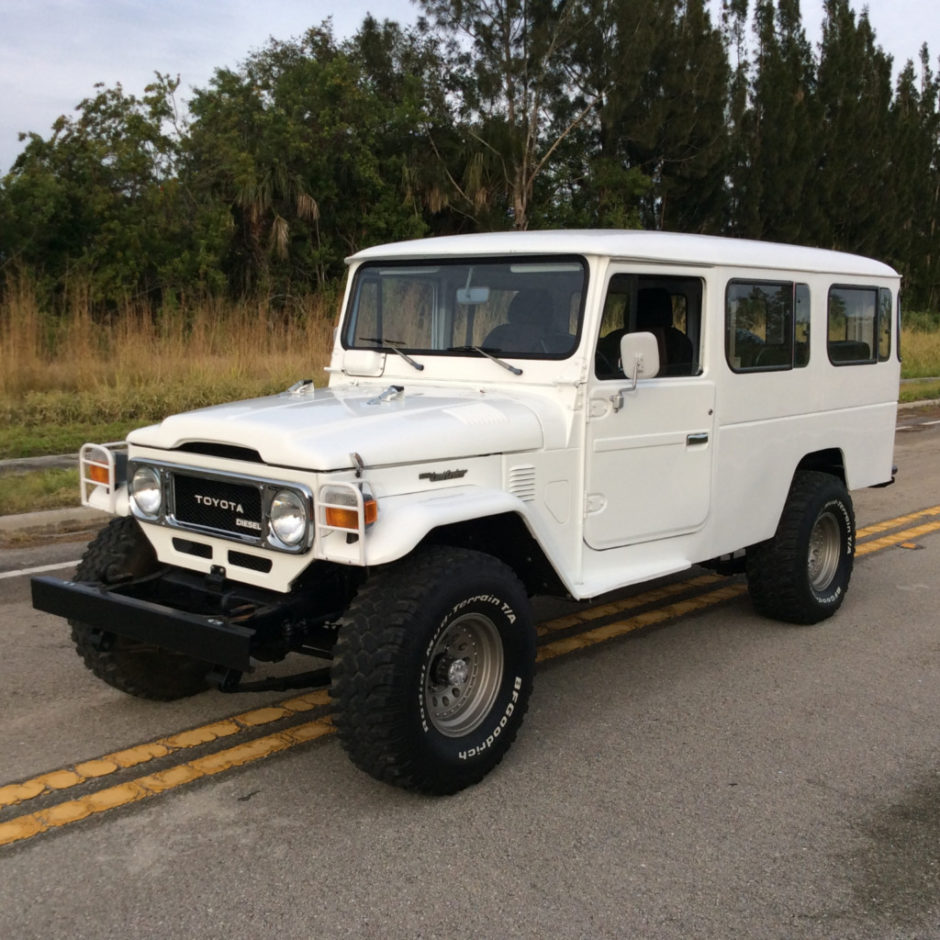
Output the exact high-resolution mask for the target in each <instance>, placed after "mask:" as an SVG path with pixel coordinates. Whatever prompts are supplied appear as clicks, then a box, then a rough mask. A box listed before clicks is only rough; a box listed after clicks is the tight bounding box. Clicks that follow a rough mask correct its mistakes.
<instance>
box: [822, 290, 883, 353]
mask: <svg viewBox="0 0 940 940" xmlns="http://www.w3.org/2000/svg"><path fill="white" fill-rule="evenodd" d="M878 308H879V303H878V291H877V290H876V289H875V288H873V287H842V286H835V287H831V288H830V289H829V334H828V342H827V347H828V351H829V360H830V362H832V363H833V364H835V365H837V366H841V365H862V364H864V363H870V362H875V361H876V359H877V355H878V341H879V334H878ZM888 329H889V330H890V325H889V327H888ZM888 343H889V345H890V334H889V336H888Z"/></svg>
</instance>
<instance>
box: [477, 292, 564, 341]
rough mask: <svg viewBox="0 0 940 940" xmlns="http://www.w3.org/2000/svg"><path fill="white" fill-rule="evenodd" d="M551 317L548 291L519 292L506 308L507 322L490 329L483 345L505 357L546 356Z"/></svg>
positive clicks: (550, 300)
mask: <svg viewBox="0 0 940 940" xmlns="http://www.w3.org/2000/svg"><path fill="white" fill-rule="evenodd" d="M551 316H552V298H551V295H550V294H549V292H548V291H547V290H542V289H537V290H521V291H519V293H517V294H516V296H515V297H513V299H512V301H511V302H510V304H509V311H508V320H509V322H508V323H501V324H499V326H496V327H493V329H492V330H490V332H489V333H488V334H487V335H486V339H485V340H483V343H482V345H483V347H484V348H485V349H494V350H496V351H498V352H504V353H513V352H518V353H534V352H547V351H549V350H548V349H547V346H546V338H547V334H548V328H549V326H550V324H551Z"/></svg>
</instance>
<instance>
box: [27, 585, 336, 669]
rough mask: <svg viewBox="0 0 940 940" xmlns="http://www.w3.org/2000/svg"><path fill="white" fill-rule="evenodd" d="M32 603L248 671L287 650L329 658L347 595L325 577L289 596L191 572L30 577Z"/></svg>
mask: <svg viewBox="0 0 940 940" xmlns="http://www.w3.org/2000/svg"><path fill="white" fill-rule="evenodd" d="M31 584H32V601H33V607H35V608H36V609H37V610H42V611H45V612H46V613H50V614H56V615H57V616H60V617H66V618H68V619H69V620H72V621H75V622H78V623H82V624H85V625H87V626H89V627H91V628H92V629H94V630H97V631H100V633H101V640H102V643H104V642H107V637H109V636H111V635H117V636H121V637H127V638H129V639H132V640H135V641H137V642H140V643H145V644H148V645H152V646H158V647H161V648H163V649H166V650H170V651H172V652H175V653H181V654H183V655H185V656H190V657H192V658H193V659H198V660H201V661H202V662H205V663H209V664H210V665H212V666H215V667H219V668H222V669H228V670H234V671H236V672H249V671H250V670H251V669H252V667H253V665H254V664H255V662H257V661H268V662H276V661H278V660H280V659H283V658H284V657H285V656H286V655H287V654H288V653H290V652H300V653H306V654H309V655H313V656H320V657H325V658H330V656H331V652H332V645H333V642H334V641H335V637H336V631H335V630H334V629H332V628H331V626H329V625H330V624H332V623H334V622H335V621H336V619H337V618H338V617H339V616H340V613H341V611H342V608H343V606H344V604H343V594H342V591H341V590H340V589H337V588H335V587H333V588H331V587H330V586H329V585H328V584H326V583H324V584H321V585H319V587H318V588H317V589H314V590H312V591H307V592H295V593H292V594H290V595H284V594H277V593H275V592H271V591H259V590H256V589H252V588H250V587H247V586H245V585H238V584H234V583H233V582H229V581H224V580H223V579H221V578H219V579H217V580H216V581H214V582H213V581H212V579H206V578H202V577H200V576H199V575H194V574H192V573H191V572H180V571H175V572H174V571H172V570H169V571H164V572H163V573H162V574H160V575H158V576H156V577H153V576H151V577H149V578H143V579H140V580H138V581H128V582H126V583H122V584H117V585H102V584H96V583H88V582H79V581H66V580H63V579H61V578H55V577H49V576H43V577H34V578H32V579H31Z"/></svg>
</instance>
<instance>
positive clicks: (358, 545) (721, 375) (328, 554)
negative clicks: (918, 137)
mask: <svg viewBox="0 0 940 940" xmlns="http://www.w3.org/2000/svg"><path fill="white" fill-rule="evenodd" d="M555 255H558V256H578V257H579V258H582V259H583V262H584V268H585V271H586V272H587V288H586V290H585V291H584V293H583V297H581V309H580V327H579V330H578V332H577V334H576V335H577V339H576V340H575V339H574V338H573V336H574V334H573V336H572V343H573V345H572V349H571V352H570V354H566V355H564V356H563V357H555V358H539V357H537V356H535V357H533V356H528V357H521V358H514V357H513V356H512V355H511V354H509V353H501V354H500V358H501V359H502V360H503V361H504V363H506V364H508V365H510V366H513V367H515V368H516V369H517V370H518V369H521V370H522V374H521V375H517V374H513V373H512V372H510V371H509V370H508V369H507V368H504V366H503V365H500V364H499V363H498V362H493V361H490V360H489V359H487V358H485V357H483V356H482V355H471V354H467V355H453V354H450V355H442V354H441V355H434V354H422V353H421V351H420V350H410V351H409V352H408V355H409V356H411V357H412V359H413V360H414V361H415V362H417V363H418V364H420V365H421V366H423V369H421V370H419V369H418V368H416V367H415V365H414V364H410V363H409V362H408V361H406V359H405V358H403V357H401V356H399V355H397V354H395V353H394V352H392V351H389V350H387V349H385V350H378V349H362V348H348V347H347V346H346V345H344V342H343V335H344V334H343V329H344V327H343V326H342V325H341V327H340V329H339V330H338V331H337V337H336V342H335V345H334V349H333V354H332V358H331V365H330V380H329V388H328V389H325V390H324V389H320V390H317V391H313V390H312V389H311V388H309V387H308V388H305V389H301V390H299V391H297V392H291V393H285V394H282V395H279V396H273V397H271V398H268V399H261V400H257V401H248V402H239V403H235V404H232V405H224V406H219V407H216V408H209V409H203V410H201V411H196V412H192V413H189V414H186V415H178V416H174V417H172V418H168V419H167V420H166V421H164V422H163V423H162V424H161V425H158V426H154V427H150V428H143V429H141V430H138V431H135V432H134V433H133V434H131V435H130V437H129V438H128V441H129V444H130V450H129V456H130V459H131V461H132V462H133V461H134V460H140V459H148V460H152V461H159V462H162V463H163V464H164V465H168V466H169V465H184V466H188V467H193V466H198V467H199V468H202V469H204V470H205V471H206V472H213V471H215V472H222V471H224V472H225V473H228V474H231V473H244V474H246V475H249V476H250V475H252V474H254V475H257V474H259V472H260V473H263V475H264V476H265V477H266V478H271V479H274V480H275V481H283V482H285V483H288V484H289V483H294V484H298V485H299V484H302V485H304V486H306V487H308V488H309V490H310V491H311V492H313V493H317V492H319V489H320V487H322V486H324V485H327V484H329V483H330V481H332V480H336V481H340V482H342V483H353V484H355V485H360V484H362V483H364V484H367V486H368V489H369V491H370V492H371V494H372V495H373V496H374V497H375V499H376V501H377V504H378V517H377V520H376V522H375V523H374V525H371V526H369V527H368V528H367V529H363V532H364V537H363V539H364V540H363V541H362V542H358V541H357V540H349V539H346V540H344V539H343V537H342V533H329V534H328V535H316V537H311V544H310V545H309V548H308V549H307V550H306V551H304V552H301V553H299V554H298V553H295V554H280V553H276V552H275V553H267V557H271V558H273V570H272V571H271V572H270V573H261V572H255V571H247V570H244V571H242V570H236V569H229V571H228V575H229V577H233V578H237V579H239V580H244V581H245V582H247V583H250V584H255V585H259V586H264V587H271V588H273V589H275V590H279V591H287V590H289V589H290V586H291V584H292V582H293V580H294V579H295V578H296V577H297V576H298V575H299V574H300V573H301V572H302V571H303V570H304V569H305V567H306V566H307V565H309V564H315V563H317V560H323V559H325V560H330V561H334V562H339V563H343V564H365V565H380V564H385V563H388V562H391V561H394V560H395V559H397V558H400V557H402V556H403V555H406V554H407V553H408V552H410V551H412V550H413V549H414V547H415V546H416V545H417V544H418V543H419V542H420V541H421V540H422V538H424V536H425V535H426V534H427V533H428V532H430V531H431V530H433V529H434V528H437V527H439V526H442V525H451V524H454V523H460V522H465V521H470V520H474V519H481V518H486V517H490V516H496V515H499V514H503V513H511V514H515V515H518V516H519V517H521V519H522V520H523V521H524V523H525V526H526V528H527V529H528V531H529V532H530V533H531V535H532V537H533V538H534V539H535V541H536V542H537V543H538V544H539V546H540V547H541V549H542V551H543V552H544V553H545V555H546V557H547V558H548V560H549V562H550V563H551V565H552V567H553V568H554V570H555V572H556V573H557V575H558V577H559V579H560V581H561V582H562V584H563V585H564V586H565V588H566V589H567V591H568V592H569V593H571V594H572V595H573V596H575V597H579V598H583V597H590V596H594V595H596V594H599V593H602V592H604V591H608V590H611V589H613V588H616V587H620V586H623V585H625V584H630V583H635V582H638V581H642V580H646V579H648V578H651V577H655V576H658V575H663V574H667V573H671V572H674V571H678V570H682V569H683V568H686V567H688V566H690V565H692V564H695V563H697V562H702V561H705V560H708V559H711V558H714V557H716V556H719V555H722V554H727V553H730V552H734V551H736V550H738V549H742V548H745V547H747V546H748V545H752V544H754V543H756V542H759V541H762V540H764V539H767V538H769V537H771V536H772V535H773V533H774V530H775V528H776V525H777V521H778V519H779V516H780V512H781V510H782V507H783V503H784V500H785V498H786V495H787V491H788V488H789V485H790V482H791V480H792V478H793V474H794V472H795V470H796V469H797V467H798V465H799V464H800V462H801V461H803V460H804V459H806V458H807V457H808V456H810V455H819V454H822V453H826V454H830V455H837V456H838V458H839V464H840V466H841V468H842V469H843V471H844V475H845V478H846V483H847V485H848V486H849V487H850V488H856V487H861V486H870V485H875V484H879V483H884V482H887V481H888V480H890V478H891V473H892V466H891V464H892V456H893V438H894V422H895V415H896V400H897V387H898V378H899V362H898V359H897V355H896V342H897V336H896V327H897V321H896V317H895V318H894V323H893V326H892V328H891V331H890V337H891V348H890V354H889V355H888V357H887V358H886V359H885V360H884V361H874V362H871V363H866V364H863V365H854V364H853V365H844V366H843V365H834V364H833V363H832V362H830V360H829V357H828V355H827V339H828V335H829V334H828V333H827V330H830V329H831V326H829V325H827V313H826V311H827V296H828V292H829V291H830V289H831V288H832V287H833V286H834V285H836V286H838V285H851V286H853V287H857V288H872V289H877V288H880V289H883V290H890V291H891V297H892V304H893V307H892V309H896V305H897V292H898V288H899V277H898V275H897V274H896V272H894V271H893V270H892V269H891V268H889V267H887V266H886V265H883V264H880V263H878V262H874V261H871V260H868V259H864V258H858V257H856V256H852V255H844V254H839V253H835V252H826V251H817V250H813V249H807V248H796V247H790V246H781V245H769V244H764V243H757V242H745V241H737V240H726V239H715V238H705V237H700V236H682V235H667V234H662V233H645V232H535V233H499V234H493V235H481V236H461V237H453V238H445V239H428V240H422V241H416V242H407V243H402V244H398V245H390V246H381V247H378V248H371V249H368V250H366V251H363V252H360V253H359V254H357V255H355V256H353V257H352V258H351V259H349V260H350V265H351V276H350V284H349V287H348V288H347V292H346V300H345V309H346V314H345V317H347V318H348V317H349V316H350V315H351V313H350V311H351V304H352V301H353V292H354V284H355V279H356V276H357V272H358V271H359V270H360V268H361V267H362V266H363V265H372V266H373V268H374V267H375V266H376V265H377V264H378V263H380V262H381V263H386V262H387V263H388V264H389V265H398V266H401V267H403V266H404V265H405V263H406V262H410V261H415V262H417V261H424V260H427V259H435V258H439V259H442V260H443V259H474V258H480V259H492V258H513V257H515V256H520V257H525V258H527V259H531V258H533V257H543V256H544V257H546V258H548V259H550V258H551V257H552V256H555ZM615 276H622V277H624V278H627V279H629V278H631V277H633V278H640V279H641V280H642V279H644V278H645V279H647V281H649V283H653V282H654V281H663V282H666V281H668V280H669V279H670V278H673V279H675V281H676V283H679V282H681V283H683V284H690V285H692V288H691V289H690V290H692V291H693V293H694V305H695V309H694V310H693V309H692V306H689V308H688V311H687V314H686V316H687V320H686V329H687V331H688V332H689V333H692V332H694V333H695V340H696V346H697V348H696V365H695V367H694V370H693V371H692V374H687V375H678V376H671V375H663V376H662V377H653V378H641V379H640V380H639V382H638V383H637V386H636V388H635V389H633V390H629V391H624V389H625V388H626V387H627V386H628V384H629V383H626V382H625V381H624V379H623V378H622V377H621V378H599V377H598V375H597V374H596V371H595V348H596V346H597V342H598V335H599V331H600V330H601V323H602V317H603V315H604V305H605V298H606V297H607V295H608V288H609V285H610V284H612V283H613V280H612V279H613V278H614V277H615ZM736 280H746V281H748V282H750V281H754V282H779V281H786V282H790V281H792V282H798V283H799V284H800V285H806V287H807V288H808V294H809V303H810V309H811V316H810V327H809V351H810V352H809V361H808V363H807V364H806V365H805V366H802V367H799V368H797V367H794V368H786V369H782V370H781V371H754V372H747V373H743V372H736V371H735V370H734V368H732V366H731V365H729V362H728V361H727V359H726V355H725V330H726V324H725V305H726V290H727V288H728V284H729V282H732V281H736ZM690 296H691V294H690ZM879 296H880V295H879ZM693 315H694V316H693ZM693 320H694V325H693ZM345 322H346V321H345V320H344V323H345ZM389 342H391V340H389ZM442 349H444V347H442ZM392 387H395V388H392ZM383 393H385V394H384V396H383ZM618 394H619V395H620V401H621V402H622V407H619V403H617V404H615V399H617V396H618ZM193 444H213V445H230V446H233V447H238V448H244V449H249V450H251V451H256V452H257V453H258V455H259V457H260V464H259V463H257V462H251V461H246V460H239V459H235V458H233V457H231V456H229V457H226V456H220V455H219V454H216V455H215V456H209V455H208V454H207V453H205V452H203V453H192V452H180V451H179V448H180V447H182V446H187V445H193ZM116 505H117V506H118V507H119V509H118V511H121V510H122V509H123V507H124V506H126V499H125V500H124V501H123V502H122V499H121V498H118V499H117V501H116ZM145 529H146V531H147V533H148V535H149V536H150V538H151V540H152V541H153V543H154V546H155V548H156V550H157V553H158V555H159V557H160V559H161V560H162V561H164V562H167V563H170V564H174V565H180V566H182V567H188V568H191V569H193V570H201V571H206V572H208V571H209V570H210V569H211V566H212V565H213V564H223V565H225V564H226V562H225V558H226V555H227V552H228V551H229V550H230V549H231V548H232V545H233V542H232V539H231V538H226V537H224V536H222V537H219V536H216V535H214V534H212V533H199V534H198V540H199V541H200V542H201V543H203V542H204V543H205V544H206V545H208V546H209V547H210V549H211V556H210V557H209V558H196V557H193V556H192V555H187V554H185V553H181V552H179V551H178V550H176V549H175V548H174V538H173V537H174V535H178V534H179V533H178V532H177V531H176V530H174V529H172V528H168V527H164V526H162V525H156V524H148V525H146V526H145ZM193 538H196V536H195V535H194V536H193ZM245 551H246V552H247V553H249V554H252V553H254V554H259V555H264V554H265V552H264V551H262V549H260V548H257V547H248V548H246V549H245Z"/></svg>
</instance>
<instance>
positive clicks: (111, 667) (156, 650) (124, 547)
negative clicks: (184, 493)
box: [69, 516, 210, 702]
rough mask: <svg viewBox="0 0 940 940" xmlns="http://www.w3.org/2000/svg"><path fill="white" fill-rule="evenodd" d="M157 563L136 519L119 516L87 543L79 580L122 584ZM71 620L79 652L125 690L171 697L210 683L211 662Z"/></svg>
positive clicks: (157, 697)
mask: <svg viewBox="0 0 940 940" xmlns="http://www.w3.org/2000/svg"><path fill="white" fill-rule="evenodd" d="M158 568H159V565H158V563H157V558H156V555H155V554H154V552H153V549H152V548H151V547H150V543H149V542H148V541H147V538H146V536H145V535H144V534H143V532H142V531H141V529H140V526H139V525H138V523H137V520H136V519H135V518H134V517H133V516H118V517H116V518H114V519H112V520H111V521H110V522H109V523H108V525H106V526H105V527H104V528H103V529H102V530H101V531H100V532H99V533H98V535H97V536H96V537H95V538H94V539H93V540H92V542H91V543H90V544H89V545H88V548H87V549H86V550H85V554H84V556H83V557H82V560H81V563H80V564H79V566H78V569H77V571H76V573H75V580H76V581H90V582H96V583H99V584H118V583H121V582H122V581H127V580H130V579H132V578H140V577H144V576H146V575H148V574H151V573H153V572H154V571H156V570H157V569H158ZM69 625H70V626H71V628H72V641H73V642H74V643H75V649H76V652H77V653H78V655H79V656H81V658H82V660H83V661H84V663H85V665H86V666H87V667H88V669H90V670H91V671H92V672H93V673H94V674H95V675H96V676H97V677H98V678H99V679H101V680H103V681H104V682H107V683H108V685H110V686H113V687H114V688H115V689H119V690H120V691H121V692H126V693H127V694H128V695H135V696H137V697H138V698H147V699H154V700H156V701H163V702H168V701H172V700H173V699H178V698H185V697H187V696H189V695H195V694H196V693H197V692H202V691H203V690H205V689H207V688H208V682H207V681H206V675H207V674H208V672H209V668H210V667H209V664H208V663H204V662H200V661H199V660H197V659H192V658H191V657H189V656H183V655H182V654H181V653H173V652H171V651H170V650H166V649H163V648H161V647H158V646H153V645H151V644H148V643H141V642H139V641H137V640H131V639H129V638H128V637H124V636H119V635H117V634H114V633H107V632H103V631H101V630H96V629H95V628H94V627H91V626H89V625H88V624H86V623H82V622H81V621H78V620H69Z"/></svg>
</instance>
